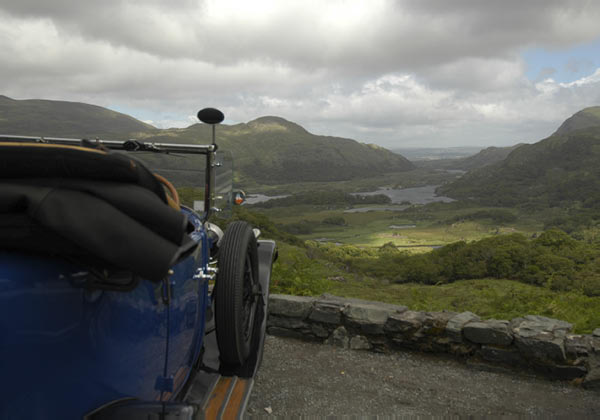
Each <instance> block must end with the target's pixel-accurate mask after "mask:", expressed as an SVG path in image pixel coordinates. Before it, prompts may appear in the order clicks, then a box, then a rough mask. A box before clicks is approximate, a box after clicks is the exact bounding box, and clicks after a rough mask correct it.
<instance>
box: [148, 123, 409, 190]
mask: <svg viewBox="0 0 600 420" xmlns="http://www.w3.org/2000/svg"><path fill="white" fill-rule="evenodd" d="M144 137H145V140H147V141H175V142H199V143H206V142H209V141H210V130H209V127H208V126H206V125H204V124H194V125H192V126H190V127H188V128H184V129H168V130H161V131H160V132H159V133H157V134H156V135H149V136H144ZM217 139H218V141H217V142H218V144H219V147H220V148H221V149H224V150H229V151H231V152H232V153H233V155H234V161H235V165H236V169H237V170H239V171H240V172H241V173H242V175H243V176H245V177H249V178H251V179H254V180H255V181H257V182H259V183H267V184H277V183H292V182H302V181H338V180H347V179H351V178H356V177H367V176H371V175H377V174H382V173H386V172H398V171H406V170H411V169H414V165H413V164H412V163H411V162H409V161H408V160H407V159H406V158H404V157H403V156H400V155H397V154H395V153H392V152H390V151H389V150H387V149H384V148H382V147H379V146H376V145H374V144H364V143H359V142H357V141H355V140H351V139H346V138H340V137H330V136H319V135H314V134H311V133H309V132H308V131H306V130H305V129H304V128H303V127H301V126H300V125H298V124H295V123H293V122H290V121H287V120H285V119H283V118H279V117H272V116H269V117H261V118H258V119H256V120H253V121H250V122H248V123H245V124H244V123H242V124H236V125H231V126H227V125H222V126H219V127H218V128H217Z"/></svg>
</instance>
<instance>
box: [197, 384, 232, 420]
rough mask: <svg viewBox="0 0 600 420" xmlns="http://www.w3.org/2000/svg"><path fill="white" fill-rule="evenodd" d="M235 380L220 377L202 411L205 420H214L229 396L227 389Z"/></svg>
mask: <svg viewBox="0 0 600 420" xmlns="http://www.w3.org/2000/svg"><path fill="white" fill-rule="evenodd" d="M233 380H235V378H232V377H225V376H222V377H221V378H220V379H219V382H218V383H217V386H216V387H215V389H214V391H213V392H212V394H211V395H210V397H209V399H208V404H207V406H206V409H205V410H204V418H205V419H211V420H212V419H216V418H218V417H217V416H218V415H219V413H220V411H221V407H222V406H223V404H224V403H225V402H226V400H227V397H228V396H229V388H230V387H231V384H232V381H233Z"/></svg>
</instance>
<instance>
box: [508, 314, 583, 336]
mask: <svg viewBox="0 0 600 420" xmlns="http://www.w3.org/2000/svg"><path fill="white" fill-rule="evenodd" d="M524 325H534V326H540V327H541V328H543V329H544V331H552V332H553V333H554V334H555V335H561V334H562V335H563V336H564V335H567V333H569V332H570V331H571V329H572V328H573V325H571V324H569V323H568V322H566V321H561V320H560V319H554V318H547V317H545V316H540V315H527V316H525V317H524V318H523V322H521V324H520V327H521V328H522V327H523V326H524Z"/></svg>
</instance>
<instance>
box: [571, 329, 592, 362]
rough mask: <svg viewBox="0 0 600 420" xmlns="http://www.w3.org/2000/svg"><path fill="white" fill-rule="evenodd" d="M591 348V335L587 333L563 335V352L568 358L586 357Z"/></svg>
mask: <svg viewBox="0 0 600 420" xmlns="http://www.w3.org/2000/svg"><path fill="white" fill-rule="evenodd" d="M591 349H592V337H591V336H589V335H575V334H567V336H566V337H565V352H566V354H567V357H568V358H570V359H576V358H578V357H581V356H583V357H587V356H588V354H589V353H590V351H591Z"/></svg>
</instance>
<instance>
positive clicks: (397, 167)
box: [0, 97, 600, 333]
mask: <svg viewBox="0 0 600 420" xmlns="http://www.w3.org/2000/svg"><path fill="white" fill-rule="evenodd" d="M74 110H77V112H76V114H77V115H78V118H77V120H76V121H73V120H72V119H70V118H69V115H71V113H72V112H75V111H74ZM26 112H27V113H30V114H31V115H32V116H33V118H35V120H36V122H35V123H34V122H28V120H27V119H26V118H25V117H24V113H26ZM5 117H6V118H5ZM8 117H10V118H8ZM37 121H43V122H44V124H45V125H36V124H37ZM40 124H41V123H40ZM32 127H33V128H35V130H34V131H35V132H29V131H27V130H31V129H32ZM102 127H112V129H111V130H104V131H102V130H101V128H102ZM0 131H2V132H5V133H13V134H35V135H42V134H43V135H48V136H51V135H55V136H61V135H65V136H66V135H77V134H73V133H81V135H82V136H84V135H103V136H104V135H105V136H110V137H111V138H120V137H125V138H131V137H133V138H136V139H139V140H142V141H147V142H175V143H177V142H192V143H203V142H204V143H206V142H208V141H209V140H208V139H209V138H210V133H209V130H208V127H207V126H205V125H200V124H194V125H191V126H190V127H187V128H182V129H179V128H178V129H165V130H160V129H157V128H155V127H152V126H149V125H148V124H145V123H142V122H139V121H137V120H135V119H133V118H131V117H129V116H126V115H124V114H118V113H114V112H112V111H108V110H105V109H103V108H100V107H95V106H91V105H86V104H76V103H64V102H58V103H54V102H53V101H15V100H12V99H10V98H7V97H0ZM217 137H218V138H219V145H220V148H221V150H224V151H226V152H228V153H231V155H233V159H234V169H235V172H234V173H235V177H234V180H233V183H234V185H233V186H234V188H235V189H241V190H244V191H245V192H246V194H247V195H248V196H249V197H252V196H253V195H258V196H259V197H262V200H260V199H259V200H258V202H253V201H252V200H248V203H247V204H245V205H243V206H241V207H237V208H235V209H234V214H233V216H234V217H233V220H236V219H242V220H247V221H248V222H250V223H251V224H252V225H253V226H256V227H258V228H260V229H261V231H262V235H263V237H264V238H267V239H275V240H276V241H277V243H278V247H279V260H278V261H277V262H276V264H275V265H274V274H273V282H272V284H271V288H272V292H274V293H286V294H296V295H319V294H322V293H332V294H336V295H340V296H347V297H358V298H363V299H370V300H379V301H383V302H389V303H395V304H402V305H406V306H408V307H409V308H411V309H414V310H452V311H457V312H461V311H472V312H475V313H478V314H480V315H481V316H482V317H484V318H496V319H510V318H512V317H515V316H520V315H525V314H539V315H544V316H548V317H553V318H560V319H564V320H566V321H569V322H571V323H573V324H574V330H575V331H576V332H586V333H587V332H591V331H592V330H593V329H595V328H597V327H598V325H600V208H599V205H598V203H600V200H599V198H598V197H599V195H598V194H599V193H598V191H600V172H598V165H597V162H598V161H599V159H600V154H599V153H600V112H598V107H593V108H588V109H585V110H582V111H581V112H580V113H577V114H575V115H574V116H573V117H571V118H569V119H567V120H566V121H565V123H564V124H563V125H561V127H560V128H559V129H558V130H557V132H556V133H555V134H553V135H552V136H550V137H548V138H547V139H544V140H541V141H539V142H537V143H533V144H516V145H514V146H511V147H488V148H481V147H479V148H467V147H463V148H448V149H435V150H428V149H424V148H421V149H415V150H412V151H411V150H405V152H406V154H407V155H410V156H411V158H412V159H413V160H412V161H411V160H409V159H406V157H404V156H402V155H400V154H397V153H393V152H391V151H389V150H386V149H384V148H381V147H379V146H375V145H371V144H364V143H359V142H357V141H355V140H352V139H345V138H338V137H331V136H319V135H315V134H312V133H309V132H308V131H306V130H305V129H304V128H303V127H301V126H299V125H298V124H295V123H293V122H290V121H287V120H285V119H283V118H279V117H261V118H257V119H255V120H253V121H250V122H248V123H241V124H235V125H223V126H221V127H219V131H218V135H217ZM173 158H176V159H175V160H179V161H180V162H178V163H177V164H176V165H175V166H176V168H171V169H169V168H165V167H164V164H165V162H166V160H167V157H166V156H159V155H153V156H151V157H150V158H148V159H147V162H148V163H149V164H150V166H153V167H155V168H159V169H160V170H159V172H161V173H163V174H165V175H166V176H167V177H168V178H169V179H171V180H172V181H173V182H174V183H175V184H176V185H178V186H179V192H180V195H181V198H182V200H183V202H184V203H185V204H187V205H190V206H191V205H193V203H194V201H197V200H199V199H201V198H202V197H201V195H199V194H198V191H199V190H198V189H197V188H196V187H198V180H199V179H200V172H198V170H199V169H201V168H200V167H198V165H196V164H194V162H191V161H190V162H187V161H184V160H182V159H180V158H179V157H178V156H173ZM225 186H226V185H225ZM226 187H227V186H226ZM265 197H271V198H273V199H271V200H268V201H265ZM215 218H216V219H218V217H215ZM218 222H219V225H222V226H226V225H227V223H228V220H225V219H223V220H218Z"/></svg>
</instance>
